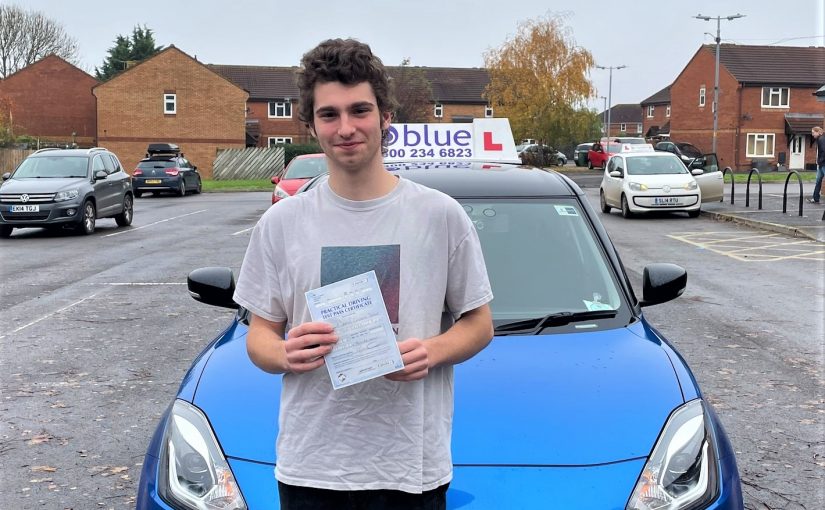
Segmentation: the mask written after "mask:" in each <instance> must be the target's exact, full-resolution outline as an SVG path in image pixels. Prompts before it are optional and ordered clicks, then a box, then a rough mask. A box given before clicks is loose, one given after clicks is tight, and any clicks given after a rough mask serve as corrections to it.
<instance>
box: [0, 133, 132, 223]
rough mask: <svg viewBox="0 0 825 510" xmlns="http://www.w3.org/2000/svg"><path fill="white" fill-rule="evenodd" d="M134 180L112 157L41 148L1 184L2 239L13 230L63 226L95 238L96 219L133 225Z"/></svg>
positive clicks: (99, 150) (96, 152)
mask: <svg viewBox="0 0 825 510" xmlns="http://www.w3.org/2000/svg"><path fill="white" fill-rule="evenodd" d="M133 205H134V193H133V191H132V178H131V177H130V176H129V174H127V173H126V172H125V171H123V167H122V165H121V164H120V161H119V160H118V159H117V156H115V155H114V154H113V153H111V152H109V151H108V150H106V149H104V148H102V147H94V148H91V149H40V150H39V151H36V152H34V153H32V154H31V155H29V157H27V158H26V159H25V160H23V162H22V163H20V165H19V166H18V167H17V169H16V170H15V171H14V173H11V174H9V173H6V174H3V183H2V184H0V237H2V238H7V237H10V236H11V233H12V230H13V229H14V228H24V227H63V228H71V229H74V230H76V231H77V232H78V233H81V234H92V233H94V231H95V221H96V220H97V219H98V218H114V219H115V221H116V222H117V224H118V225H120V226H121V227H124V226H127V225H129V224H131V223H132V215H133Z"/></svg>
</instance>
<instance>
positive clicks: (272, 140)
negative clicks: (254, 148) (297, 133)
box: [266, 136, 292, 147]
mask: <svg viewBox="0 0 825 510" xmlns="http://www.w3.org/2000/svg"><path fill="white" fill-rule="evenodd" d="M290 143H292V137H291V136H267V137H266V144H267V147H272V146H274V145H278V144H290Z"/></svg>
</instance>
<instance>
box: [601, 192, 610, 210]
mask: <svg viewBox="0 0 825 510" xmlns="http://www.w3.org/2000/svg"><path fill="white" fill-rule="evenodd" d="M599 205H601V206H602V212H603V213H605V214H608V213H609V212H610V209H611V207H610V206H609V205H607V201H606V200H605V199H604V191H602V190H599Z"/></svg>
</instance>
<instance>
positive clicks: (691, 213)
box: [688, 209, 702, 218]
mask: <svg viewBox="0 0 825 510" xmlns="http://www.w3.org/2000/svg"><path fill="white" fill-rule="evenodd" d="M701 212H702V210H701V209H696V210H695V211H688V218H698V217H699V213H701Z"/></svg>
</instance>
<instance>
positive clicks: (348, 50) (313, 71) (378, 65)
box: [297, 39, 395, 127]
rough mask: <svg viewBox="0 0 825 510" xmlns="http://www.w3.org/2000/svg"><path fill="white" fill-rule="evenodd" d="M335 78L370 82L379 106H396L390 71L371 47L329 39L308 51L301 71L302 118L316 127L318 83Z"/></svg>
mask: <svg viewBox="0 0 825 510" xmlns="http://www.w3.org/2000/svg"><path fill="white" fill-rule="evenodd" d="M334 81H337V82H341V83H343V84H345V85H357V84H359V83H363V82H368V83H369V84H370V85H371V86H372V90H373V92H374V93H375V99H376V100H377V101H378V110H379V111H380V112H381V113H386V112H392V111H393V110H394V109H395V100H394V99H393V97H392V92H391V91H390V84H389V78H388V76H387V71H386V69H385V68H384V64H383V63H382V62H381V59H379V58H378V57H376V56H375V55H373V53H372V50H371V49H370V47H369V46H368V45H366V44H364V43H362V42H359V41H356V40H355V39H327V40H326V41H323V42H322V43H320V44H319V45H318V46H316V47H315V48H313V49H311V50H309V51H308V52H306V53H305V54H304V56H303V58H302V59H301V69H300V70H299V71H298V80H297V85H298V91H299V103H298V118H299V119H300V120H301V121H302V122H304V123H305V124H306V125H307V127H314V122H313V119H314V113H313V112H314V110H315V94H314V93H315V85H316V84H317V83H329V82H334Z"/></svg>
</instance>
